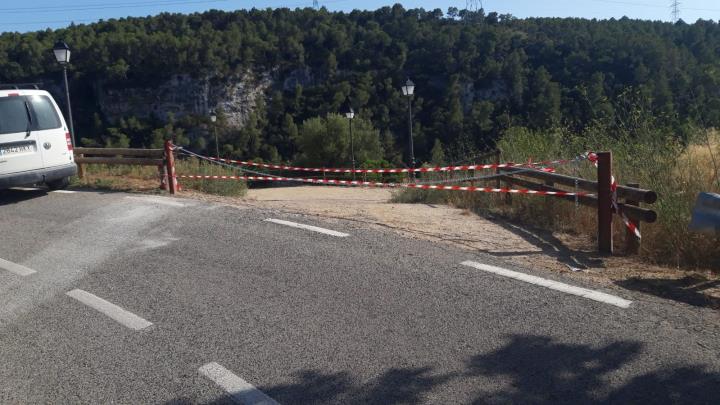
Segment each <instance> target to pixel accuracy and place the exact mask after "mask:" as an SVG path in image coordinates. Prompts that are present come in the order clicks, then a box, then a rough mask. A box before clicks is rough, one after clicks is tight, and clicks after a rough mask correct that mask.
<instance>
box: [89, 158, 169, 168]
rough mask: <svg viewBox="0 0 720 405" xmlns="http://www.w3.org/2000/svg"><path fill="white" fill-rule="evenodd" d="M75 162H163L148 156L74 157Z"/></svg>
mask: <svg viewBox="0 0 720 405" xmlns="http://www.w3.org/2000/svg"><path fill="white" fill-rule="evenodd" d="M75 163H77V164H99V165H138V166H160V165H162V164H164V163H165V161H164V160H163V159H149V158H123V157H79V156H78V157H76V158H75Z"/></svg>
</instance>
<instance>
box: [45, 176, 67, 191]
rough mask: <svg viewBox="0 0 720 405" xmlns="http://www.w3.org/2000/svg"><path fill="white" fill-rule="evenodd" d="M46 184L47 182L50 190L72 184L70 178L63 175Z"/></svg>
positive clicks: (60, 188)
mask: <svg viewBox="0 0 720 405" xmlns="http://www.w3.org/2000/svg"><path fill="white" fill-rule="evenodd" d="M45 184H47V186H48V188H49V189H50V190H62V189H64V188H67V186H69V185H70V178H69V177H62V178H59V179H57V180H53V181H48V182H47V183H45Z"/></svg>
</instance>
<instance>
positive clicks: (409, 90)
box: [402, 79, 415, 179]
mask: <svg viewBox="0 0 720 405" xmlns="http://www.w3.org/2000/svg"><path fill="white" fill-rule="evenodd" d="M402 92H403V95H404V96H407V98H408V131H409V134H410V140H409V142H410V168H411V169H415V149H414V147H413V135H412V97H413V93H415V83H413V82H412V80H410V79H407V81H406V82H405V85H404V86H402ZM412 177H413V179H414V178H415V171H414V170H413V172H412Z"/></svg>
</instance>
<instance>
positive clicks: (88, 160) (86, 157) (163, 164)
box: [74, 141, 177, 194]
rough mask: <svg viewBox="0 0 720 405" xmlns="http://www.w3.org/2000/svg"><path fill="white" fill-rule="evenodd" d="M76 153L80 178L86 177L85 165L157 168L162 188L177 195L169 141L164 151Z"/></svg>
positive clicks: (86, 150) (88, 150)
mask: <svg viewBox="0 0 720 405" xmlns="http://www.w3.org/2000/svg"><path fill="white" fill-rule="evenodd" d="M74 153H75V163H77V165H78V176H79V177H80V178H83V177H85V165H88V164H102V165H131V166H157V168H158V175H159V178H160V179H161V180H160V187H162V188H164V189H165V190H168V191H169V192H170V194H175V191H176V190H177V180H175V159H174V156H173V153H172V144H171V143H170V142H169V141H168V142H166V143H165V148H164V149H130V148H75V150H74ZM168 173H171V177H170V178H171V179H173V181H167V180H168Z"/></svg>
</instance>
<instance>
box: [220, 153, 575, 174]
mask: <svg viewBox="0 0 720 405" xmlns="http://www.w3.org/2000/svg"><path fill="white" fill-rule="evenodd" d="M208 159H210V160H216V161H219V162H224V163H232V164H236V165H240V166H254V167H261V168H264V169H274V170H287V171H295V172H313V173H410V172H416V173H431V172H453V171H455V172H457V171H469V170H486V169H503V168H513V167H531V168H532V167H534V168H537V170H541V171H544V172H554V171H555V169H553V168H548V167H542V166H553V165H560V164H566V163H570V162H573V161H574V160H575V159H563V160H552V161H547V162H537V163H492V164H483V165H463V166H444V167H439V166H438V167H418V168H416V169H409V168H396V169H348V168H334V169H333V168H318V167H297V166H284V165H272V164H267V163H255V162H248V161H244V160H233V159H217V158H212V157H211V158H208Z"/></svg>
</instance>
